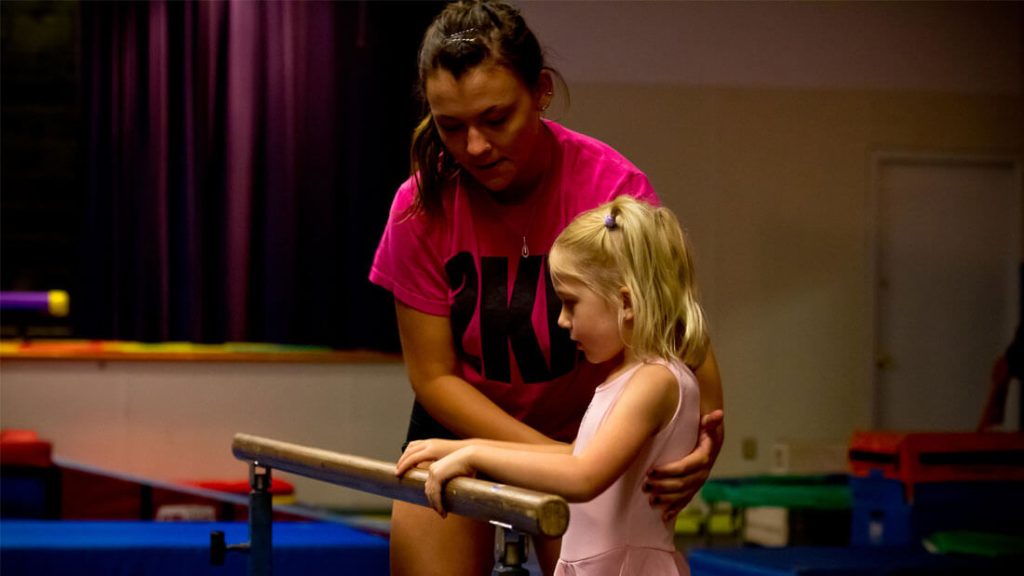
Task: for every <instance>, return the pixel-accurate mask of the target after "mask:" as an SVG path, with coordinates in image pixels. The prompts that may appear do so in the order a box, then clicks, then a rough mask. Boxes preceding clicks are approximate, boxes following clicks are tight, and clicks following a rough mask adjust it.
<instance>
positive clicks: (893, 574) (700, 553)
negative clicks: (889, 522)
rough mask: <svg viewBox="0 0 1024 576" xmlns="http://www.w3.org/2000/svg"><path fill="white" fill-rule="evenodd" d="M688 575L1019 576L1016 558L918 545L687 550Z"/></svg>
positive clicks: (1019, 571)
mask: <svg viewBox="0 0 1024 576" xmlns="http://www.w3.org/2000/svg"><path fill="white" fill-rule="evenodd" d="M686 556H687V560H689V562H690V571H691V572H692V573H693V574H694V576H869V575H870V576H875V575H885V576H911V575H913V576H940V575H941V576H947V575H948V576H952V575H954V574H955V575H957V576H968V575H970V576H974V575H984V576H1003V575H1007V576H1009V575H1014V576H1016V575H1019V574H1021V573H1024V572H1021V564H1020V559H1019V558H1007V559H1004V560H993V559H990V558H982V557H978V556H967V555H948V556H943V555H937V554H929V553H928V552H927V551H925V550H924V549H923V548H920V547H905V546H900V547H895V546H870V547H830V546H795V547H790V548H722V549H713V548H707V549H693V550H690V551H689V552H688V553H687V555H686Z"/></svg>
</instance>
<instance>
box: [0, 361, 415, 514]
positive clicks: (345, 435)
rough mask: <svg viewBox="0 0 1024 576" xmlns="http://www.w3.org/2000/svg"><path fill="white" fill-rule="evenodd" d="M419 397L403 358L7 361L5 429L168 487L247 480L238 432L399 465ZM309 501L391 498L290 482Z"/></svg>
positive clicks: (363, 502) (0, 373)
mask: <svg viewBox="0 0 1024 576" xmlns="http://www.w3.org/2000/svg"><path fill="white" fill-rule="evenodd" d="M411 405H412V391H411V390H410V389H409V386H408V384H407V382H406V379H405V369H404V367H403V366H402V364H401V363H398V362H395V363H390V364H389V363H373V364H292V363H287V364H271V363H260V362H253V363H223V362H205V361H204V362H135V361H103V362H96V361H64V360H58V361H39V360H10V359H7V360H4V361H3V363H2V364H0V422H2V423H3V426H4V427H10V428H29V429H33V430H36V431H37V432H38V433H39V434H40V436H42V437H44V438H47V439H49V440H51V441H52V442H53V443H54V451H55V453H56V455H58V456H60V457H62V458H67V459H69V460H73V461H76V462H80V463H85V464H88V465H91V466H99V467H101V468H104V469H108V470H113V471H117V472H120V473H127V474H131V475H136V476H139V477H142V478H152V479H157V480H164V481H179V480H203V479H238V480H244V479H245V478H247V476H248V468H247V466H246V464H245V463H243V462H241V461H239V460H236V459H235V458H234V456H233V455H232V454H231V440H232V437H233V436H234V435H235V434H236V433H238V432H244V433H248V434H256V435H258V436H265V437H269V438H274V439H277V440H283V441H286V442H293V443H297V444H303V445H308V446H315V447H318V448H323V449H326V450H333V451H336V452H343V453H351V454H358V455H360V456H366V457H370V458H377V459H380V460H386V461H395V460H397V459H398V456H399V455H400V454H401V445H402V442H403V441H404V440H405V428H406V424H407V422H408V413H409V407H410V406H411ZM283 476H284V477H287V478H288V480H289V481H291V482H293V483H294V484H295V485H296V493H297V495H298V496H299V497H300V498H301V499H302V500H304V501H310V502H318V503H323V504H330V505H334V506H342V507H377V508H384V507H386V506H387V505H388V503H387V502H386V501H384V500H383V499H380V498H377V497H374V496H370V495H367V494H365V493H361V492H356V491H352V490H348V489H344V488H340V487H337V486H334V485H330V484H326V483H323V482H318V481H315V480H310V479H307V478H302V477H295V476H290V475H283Z"/></svg>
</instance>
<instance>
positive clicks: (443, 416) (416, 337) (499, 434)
mask: <svg viewBox="0 0 1024 576" xmlns="http://www.w3.org/2000/svg"><path fill="white" fill-rule="evenodd" d="M395 310H396V313H397V316H398V332H399V336H400V338H401V342H402V355H403V357H404V359H405V366H406V371H407V372H408V374H409V381H410V383H411V384H412V389H413V392H415V393H416V400H417V401H418V402H419V403H420V404H421V405H422V406H423V407H424V408H426V409H427V412H429V413H430V415H431V416H433V417H434V418H435V419H436V420H437V421H438V422H440V423H441V425H443V426H444V427H445V428H447V429H449V430H451V431H452V432H454V433H455V434H457V435H459V436H461V437H463V438H470V437H478V438H492V439H497V440H506V441H511V442H524V443H530V444H542V443H552V442H554V440H552V439H550V438H548V437H547V436H545V435H543V434H541V433H540V432H538V431H536V430H534V429H533V428H531V427H529V426H527V425H526V424H523V423H522V422H520V421H518V420H516V419H515V418H513V417H512V416H510V415H509V414H508V413H506V412H505V411H504V410H502V409H501V408H500V407H499V406H498V405H497V404H495V403H494V402H492V401H491V400H490V399H489V398H487V397H486V396H484V395H483V394H482V393H481V392H480V391H479V390H477V389H476V388H475V387H473V385H472V384H470V383H469V382H466V381H465V380H463V379H462V378H460V377H458V376H456V375H455V366H456V358H455V349H454V346H453V344H452V331H451V324H450V322H449V319H448V318H447V317H445V316H433V315H430V314H425V313H423V312H420V311H418V310H415V309H413V308H410V307H409V306H406V305H405V304H402V303H401V302H398V301H397V300H396V301H395Z"/></svg>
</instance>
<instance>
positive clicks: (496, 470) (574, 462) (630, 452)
mask: <svg viewBox="0 0 1024 576" xmlns="http://www.w3.org/2000/svg"><path fill="white" fill-rule="evenodd" d="M678 401H679V385H678V383H677V382H676V378H675V376H674V375H673V374H672V373H671V372H670V371H669V370H668V368H666V367H664V366H658V365H648V366H643V367H641V368H640V369H639V370H637V372H636V374H634V375H633V376H632V377H631V378H630V381H629V382H628V383H627V384H626V389H625V390H624V391H623V393H622V396H621V397H620V398H619V400H618V402H616V404H615V406H614V407H613V408H612V410H611V412H610V413H609V414H608V417H607V418H606V419H605V421H604V423H603V424H601V427H600V428H599V429H598V430H597V432H596V433H595V435H594V438H593V439H592V440H591V442H590V443H589V444H588V445H587V447H586V448H585V449H584V450H583V451H582V452H581V453H580V454H578V455H573V454H570V453H564V454H555V453H546V452H539V453H538V452H527V451H521V450H510V449H507V448H501V447H497V446H487V445H475V446H474V445H470V446H467V447H465V448H462V449H459V450H457V451H455V452H453V453H452V454H450V455H448V456H446V457H444V458H442V459H440V460H438V461H437V462H435V463H433V464H432V465H431V466H430V476H429V478H428V479H427V483H426V486H425V490H426V492H427V498H428V500H430V502H431V505H432V506H433V507H434V509H436V510H437V511H438V513H440V514H441V515H442V516H443V515H444V506H443V502H442V498H441V497H442V494H443V493H444V484H445V483H446V482H447V481H448V480H450V479H451V478H453V477H455V476H467V475H472V474H474V473H477V472H480V473H483V474H486V475H487V476H488V477H490V478H494V479H495V480H497V481H499V482H504V483H506V484H511V485H515V486H522V487H525V488H530V489H533V490H540V491H542V492H548V493H551V494H558V495H560V496H563V497H564V498H565V499H567V500H569V501H571V502H583V501H587V500H590V499H592V498H594V497H595V496H597V495H598V494H600V493H601V492H603V491H604V490H605V489H607V488H608V486H610V485H611V484H612V483H613V482H614V481H615V480H616V479H617V478H618V477H619V476H621V475H622V474H623V473H624V472H625V471H626V469H627V468H628V467H629V466H630V464H632V462H633V460H634V459H635V458H636V456H637V454H638V453H639V452H640V451H641V449H642V448H643V446H644V444H645V443H646V442H647V441H648V440H649V439H650V438H651V436H653V435H654V434H656V433H657V432H658V431H659V430H660V429H661V428H662V427H663V426H664V425H665V423H666V422H668V421H670V420H671V419H672V416H673V415H674V414H675V408H676V405H677V404H678Z"/></svg>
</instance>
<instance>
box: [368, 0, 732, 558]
mask: <svg viewBox="0 0 1024 576" xmlns="http://www.w3.org/2000/svg"><path fill="white" fill-rule="evenodd" d="M419 88H420V92H421V95H422V96H423V97H424V98H425V100H426V103H427V108H428V114H427V115H426V117H425V118H424V120H423V122H422V123H421V124H420V126H419V127H418V128H417V129H416V131H415V133H414V135H413V144H412V160H413V176H412V177H410V179H409V180H408V181H406V182H405V183H404V184H403V185H402V186H401V187H399V190H398V192H397V194H396V196H395V200H394V203H393V205H392V209H391V216H390V219H389V222H388V225H387V228H386V230H385V232H384V235H383V237H382V239H381V242H380V245H379V247H378V249H377V255H376V258H375V260H374V264H373V267H372V269H371V271H370V280H371V281H372V282H374V283H376V284H378V285H380V286H382V287H384V288H386V289H388V290H390V291H391V292H392V293H393V294H394V296H395V306H396V310H397V316H398V327H399V333H400V337H401V342H402V351H403V355H404V358H405V363H406V368H407V370H408V373H409V380H410V382H411V384H412V387H413V391H414V392H415V394H416V404H415V405H414V407H413V412H412V416H411V418H410V424H409V433H408V438H407V440H408V441H412V440H418V439H425V438H468V437H478V438H491V439H496V440H505V441H513V442H529V443H549V442H552V441H561V442H568V441H571V440H572V438H574V437H575V435H576V431H577V428H578V426H579V423H580V421H581V419H582V418H583V412H584V411H585V409H586V406H587V403H588V401H589V399H590V398H591V396H592V395H593V391H594V388H595V387H596V386H597V385H598V384H599V383H600V382H602V381H603V380H604V378H605V376H607V374H608V370H609V367H610V365H609V364H608V363H605V364H601V365H593V364H589V363H587V362H586V361H585V360H582V359H580V358H578V353H577V350H576V347H575V345H574V344H573V343H572V341H571V340H570V339H569V337H568V334H567V333H566V331H565V330H563V329H561V328H559V327H558V325H557V322H558V313H559V311H560V308H561V305H560V303H559V300H558V298H557V296H556V295H555V293H554V289H553V287H552V284H551V280H550V277H549V275H548V273H547V270H546V265H545V254H546V252H547V251H548V249H549V248H550V246H551V243H552V242H553V241H554V239H555V237H556V236H557V235H558V233H559V232H560V231H561V230H562V228H564V227H565V225H567V224H568V223H569V222H570V221H571V220H572V219H573V217H575V216H576V215H577V214H579V213H581V212H583V211H585V210H588V209H590V208H594V207H596V206H599V205H600V204H603V203H604V202H606V201H608V200H610V199H612V198H614V197H615V196H619V195H621V194H629V195H631V196H635V197H637V198H639V199H642V200H646V201H648V202H652V203H657V197H656V196H655V194H654V190H653V189H652V187H651V185H650V183H649V182H648V180H647V178H646V176H644V174H643V173H642V172H640V171H639V170H638V169H637V168H636V167H635V166H633V164H632V163H630V162H629V161H628V160H626V159H625V158H624V157H622V156H621V155H620V154H618V153H617V152H615V151H614V150H613V149H611V148H610V147H609V146H607V145H605V144H603V143H601V142H598V141H596V140H594V139H592V138H589V137H587V136H584V135H582V134H577V133H575V132H572V131H570V130H568V129H566V128H564V127H562V126H559V125H558V124H556V123H554V122H550V121H548V120H545V119H543V117H542V113H543V111H544V110H545V109H546V108H547V107H548V105H550V103H551V99H552V97H553V95H554V79H553V77H552V72H551V71H550V69H548V68H546V67H545V65H544V59H543V54H542V51H541V49H540V45H539V43H538V41H537V39H536V37H535V36H534V35H533V33H532V32H531V31H530V30H529V28H528V27H527V26H526V23H525V22H524V21H523V19H522V17H521V16H520V14H519V13H518V11H516V10H515V9H514V8H513V7H511V6H509V5H508V4H505V3H502V2H497V1H494V2H492V1H479V0H466V1H461V2H457V3H453V4H450V5H449V6H448V7H446V8H445V10H444V11H442V13H441V14H440V15H438V17H437V18H436V19H435V20H434V22H433V23H432V24H431V26H430V27H429V28H428V29H427V32H426V34H425V35H424V39H423V44H422V46H421V49H420V54H419ZM696 375H697V378H698V381H699V385H700V392H701V414H704V415H705V417H704V420H703V421H702V435H701V442H700V444H699V446H698V448H697V450H695V452H694V453H693V454H691V455H690V456H688V457H686V458H684V459H683V460H680V461H678V462H675V463H672V464H669V465H667V466H663V467H660V468H657V469H656V470H654V471H653V472H652V474H651V475H650V476H649V479H648V482H647V486H648V488H649V489H650V491H651V496H650V499H651V502H652V504H653V505H658V506H663V507H664V514H665V515H666V516H671V515H674V514H675V513H677V512H678V511H679V510H680V509H681V508H682V506H684V505H685V504H686V503H687V502H688V501H689V500H690V498H692V496H693V495H694V494H695V493H696V491H697V490H698V489H699V488H700V486H701V485H702V484H703V482H704V480H705V479H706V478H707V476H708V473H709V472H710V469H711V465H712V463H713V461H714V458H715V457H716V456H717V452H718V449H719V448H720V447H721V442H722V436H723V431H722V425H721V410H720V408H721V406H722V393H721V383H720V381H719V375H718V367H717V365H716V363H715V358H714V353H713V352H712V351H711V350H710V349H709V352H708V355H707V360H706V361H705V362H704V363H703V364H702V365H701V366H700V367H699V368H698V370H697V371H696ZM493 537H494V529H493V527H492V526H489V525H487V524H482V523H479V522H475V521H472V520H468V519H466V518H461V517H458V516H454V515H452V516H449V517H448V518H447V519H441V518H439V517H438V516H437V515H436V514H435V513H434V512H433V511H432V510H430V509H429V508H424V507H420V506H415V505H412V504H407V503H402V502H395V504H394V507H393V509H392V524H391V570H392V573H393V574H445V575H452V574H485V573H490V569H491V566H492V564H493V558H494V553H493ZM536 549H537V552H538V556H539V559H540V562H541V566H542V567H543V568H544V570H545V573H548V574H550V573H551V572H552V571H553V569H554V564H555V562H556V560H557V558H558V543H557V542H537V543H536Z"/></svg>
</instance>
